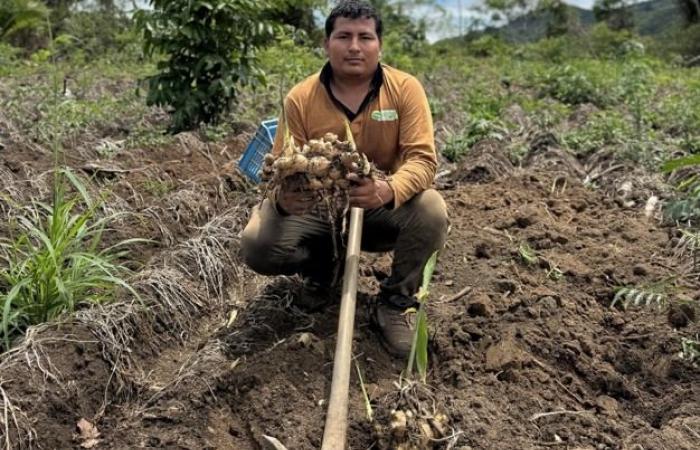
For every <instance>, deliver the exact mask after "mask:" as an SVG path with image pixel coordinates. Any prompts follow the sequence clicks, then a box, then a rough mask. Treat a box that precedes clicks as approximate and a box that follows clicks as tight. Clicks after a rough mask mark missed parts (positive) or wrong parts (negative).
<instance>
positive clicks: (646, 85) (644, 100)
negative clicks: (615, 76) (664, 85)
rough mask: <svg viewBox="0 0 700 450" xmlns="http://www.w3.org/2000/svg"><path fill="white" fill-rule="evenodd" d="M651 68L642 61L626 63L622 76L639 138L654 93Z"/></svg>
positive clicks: (622, 84) (625, 97)
mask: <svg viewBox="0 0 700 450" xmlns="http://www.w3.org/2000/svg"><path fill="white" fill-rule="evenodd" d="M651 81H652V80H651V69H650V68H649V66H648V65H646V64H645V63H643V62H640V61H632V62H631V63H629V64H627V65H625V68H624V71H623V74H622V77H621V89H622V98H623V99H624V100H625V103H626V104H627V106H628V108H629V110H630V112H631V113H632V117H634V128H635V132H636V136H637V139H642V132H643V129H644V122H645V119H646V116H647V110H648V108H649V101H650V98H651V96H652V94H653V88H652V84H651Z"/></svg>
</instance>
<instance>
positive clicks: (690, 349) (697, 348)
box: [678, 338, 700, 364]
mask: <svg viewBox="0 0 700 450" xmlns="http://www.w3.org/2000/svg"><path fill="white" fill-rule="evenodd" d="M678 356H679V357H680V358H681V359H684V360H686V361H688V362H691V363H694V364H695V363H696V361H700V340H698V339H697V338H696V339H689V338H681V351H680V353H679V354H678Z"/></svg>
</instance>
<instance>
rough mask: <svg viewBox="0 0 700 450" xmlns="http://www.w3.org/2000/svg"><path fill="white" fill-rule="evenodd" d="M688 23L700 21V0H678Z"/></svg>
mask: <svg viewBox="0 0 700 450" xmlns="http://www.w3.org/2000/svg"><path fill="white" fill-rule="evenodd" d="M677 1H678V5H679V6H680V8H681V11H683V18H684V19H685V22H686V24H687V25H690V24H693V23H700V0H677Z"/></svg>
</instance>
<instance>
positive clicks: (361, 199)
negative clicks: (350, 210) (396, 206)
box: [347, 173, 394, 209]
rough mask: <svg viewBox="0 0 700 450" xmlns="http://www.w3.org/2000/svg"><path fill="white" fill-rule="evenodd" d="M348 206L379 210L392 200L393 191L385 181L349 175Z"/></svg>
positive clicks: (353, 174)
mask: <svg viewBox="0 0 700 450" xmlns="http://www.w3.org/2000/svg"><path fill="white" fill-rule="evenodd" d="M347 179H348V180H349V181H350V182H351V187H350V206H354V207H357V208H363V209H374V208H379V207H382V206H384V205H386V204H387V203H389V202H390V201H392V200H393V199H394V191H393V190H392V189H391V186H389V183H387V182H386V181H385V180H374V179H372V178H369V177H360V176H359V175H357V174H355V173H350V174H348V176H347Z"/></svg>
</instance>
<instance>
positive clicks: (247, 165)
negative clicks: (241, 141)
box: [238, 119, 277, 183]
mask: <svg viewBox="0 0 700 450" xmlns="http://www.w3.org/2000/svg"><path fill="white" fill-rule="evenodd" d="M276 132H277V119H270V120H265V121H263V122H262V123H261V124H260V126H259V127H258V130H257V131H256V132H255V136H253V139H251V141H250V143H249V144H248V147H246V149H245V152H243V156H241V159H240V160H239V161H238V167H239V168H240V169H241V172H243V173H244V174H246V176H247V177H248V178H250V179H251V180H253V181H254V182H256V183H259V182H260V169H261V168H262V165H263V160H264V158H265V155H266V154H268V153H269V152H270V150H272V143H273V142H274V141H275V133H276Z"/></svg>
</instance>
